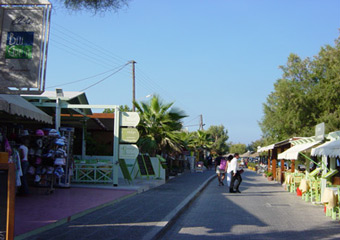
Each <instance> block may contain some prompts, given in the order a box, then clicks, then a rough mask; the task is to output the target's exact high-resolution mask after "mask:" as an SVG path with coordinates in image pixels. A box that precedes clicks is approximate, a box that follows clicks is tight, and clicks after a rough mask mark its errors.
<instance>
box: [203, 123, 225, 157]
mask: <svg viewBox="0 0 340 240" xmlns="http://www.w3.org/2000/svg"><path fill="white" fill-rule="evenodd" d="M207 133H208V134H209V135H210V136H211V140H212V141H213V144H212V146H211V149H210V150H211V152H212V153H213V154H214V155H223V154H226V153H227V152H228V150H229V147H228V145H227V140H228V139H229V136H228V130H224V126H223V125H220V126H210V127H209V128H208V130H207Z"/></svg>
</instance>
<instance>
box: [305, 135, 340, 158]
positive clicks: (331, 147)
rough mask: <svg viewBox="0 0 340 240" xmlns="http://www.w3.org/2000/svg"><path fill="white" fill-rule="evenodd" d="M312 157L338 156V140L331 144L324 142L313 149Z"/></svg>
mask: <svg viewBox="0 0 340 240" xmlns="http://www.w3.org/2000/svg"><path fill="white" fill-rule="evenodd" d="M312 155H313V156H329V157H338V156H340V139H338V140H335V141H331V142H326V143H324V144H322V145H320V146H318V147H316V148H313V149H312Z"/></svg>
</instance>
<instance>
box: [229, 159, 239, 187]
mask: <svg viewBox="0 0 340 240" xmlns="http://www.w3.org/2000/svg"><path fill="white" fill-rule="evenodd" d="M238 158H239V154H238V153H235V154H234V158H233V159H232V160H231V162H230V172H231V182H230V186H229V192H230V193H241V191H240V190H239V187H240V184H241V182H242V177H241V174H240V172H239V171H238V170H239V167H238V162H237V159H238ZM236 180H237V184H236V185H235V186H234V183H235V181H236Z"/></svg>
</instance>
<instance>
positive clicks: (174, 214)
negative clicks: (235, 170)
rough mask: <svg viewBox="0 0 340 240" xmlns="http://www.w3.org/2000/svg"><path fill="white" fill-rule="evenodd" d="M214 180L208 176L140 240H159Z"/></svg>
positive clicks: (214, 176) (213, 176)
mask: <svg viewBox="0 0 340 240" xmlns="http://www.w3.org/2000/svg"><path fill="white" fill-rule="evenodd" d="M214 178H216V175H212V176H210V177H209V178H208V179H207V180H205V182H204V183H202V184H201V185H200V186H199V187H198V188H197V189H196V190H195V191H193V192H192V193H191V194H190V195H189V196H188V197H186V198H185V199H184V200H183V201H182V202H181V203H180V204H179V205H178V206H177V207H176V208H175V209H174V210H172V211H171V212H170V213H169V214H168V215H167V216H166V217H165V218H163V219H162V220H161V221H159V222H158V223H157V224H156V225H155V226H154V230H152V231H150V232H149V233H148V234H146V235H145V236H143V238H142V240H150V239H152V240H156V239H160V238H161V237H162V236H163V235H164V234H165V232H166V231H167V230H168V229H169V228H170V227H171V226H172V225H173V224H174V223H175V221H176V219H178V218H179V217H180V215H181V214H182V213H183V212H184V211H185V209H186V208H187V207H189V205H190V204H191V203H192V202H193V201H194V200H195V199H196V198H197V197H198V196H199V195H200V193H201V192H202V191H203V190H204V189H205V188H206V187H207V186H208V184H209V183H210V182H211V181H212V180H213V179H214Z"/></svg>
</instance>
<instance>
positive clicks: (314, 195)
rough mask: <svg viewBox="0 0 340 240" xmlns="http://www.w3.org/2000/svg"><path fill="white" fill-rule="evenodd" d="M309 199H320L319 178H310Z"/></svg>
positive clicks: (318, 200) (316, 200)
mask: <svg viewBox="0 0 340 240" xmlns="http://www.w3.org/2000/svg"><path fill="white" fill-rule="evenodd" d="M309 193H310V201H311V202H313V200H314V201H315V202H320V201H321V181H320V178H311V179H310V192H309Z"/></svg>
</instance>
